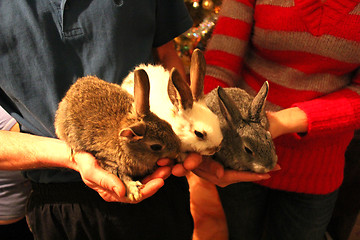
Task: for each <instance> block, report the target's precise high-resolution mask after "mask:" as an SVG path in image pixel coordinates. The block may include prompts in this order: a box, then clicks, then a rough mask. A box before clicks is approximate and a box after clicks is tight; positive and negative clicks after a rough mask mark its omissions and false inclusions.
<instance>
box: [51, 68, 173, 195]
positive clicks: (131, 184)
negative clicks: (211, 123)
mask: <svg viewBox="0 0 360 240" xmlns="http://www.w3.org/2000/svg"><path fill="white" fill-rule="evenodd" d="M149 88H150V86H149V80H148V77H147V74H146V72H145V71H144V70H139V71H137V73H136V81H135V82H134V97H132V96H131V95H130V94H129V93H127V92H126V91H124V90H123V89H122V88H121V87H120V86H119V85H117V84H113V83H108V82H106V81H103V80H100V79H98V78H97V77H94V76H87V77H83V78H80V79H78V80H77V81H76V82H75V83H74V84H73V85H72V86H71V87H70V89H69V90H68V92H67V93H66V95H65V97H64V98H63V100H62V101H61V102H60V104H59V108H58V110H57V113H56V117H55V129H56V134H57V136H58V137H59V138H60V139H62V140H64V141H65V142H66V143H67V144H68V145H69V146H70V147H71V148H72V149H73V150H74V152H77V151H85V152H89V153H91V154H93V155H94V156H95V158H96V159H97V160H98V162H99V165H100V166H101V167H102V168H104V169H105V170H107V171H109V172H111V173H113V174H115V175H117V176H118V177H119V178H120V179H121V180H122V181H123V182H124V184H125V186H126V188H127V197H128V198H129V199H130V200H139V199H141V194H140V187H141V183H140V182H138V181H134V180H133V178H135V177H141V176H145V175H147V174H149V173H151V172H152V171H154V170H155V168H156V162H157V160H158V159H159V158H164V157H168V158H176V157H177V155H178V153H179V151H180V140H179V138H178V137H177V136H176V135H175V133H174V132H173V130H172V128H171V126H170V125H169V124H168V123H167V122H165V121H164V120H162V119H160V118H159V117H157V116H156V115H155V114H153V113H152V112H150V106H149Z"/></svg>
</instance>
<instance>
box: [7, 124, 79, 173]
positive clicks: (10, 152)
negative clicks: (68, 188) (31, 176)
mask: <svg viewBox="0 0 360 240" xmlns="http://www.w3.org/2000/svg"><path fill="white" fill-rule="evenodd" d="M0 142H1V143H2V144H1V145H0V169H2V170H26V169H35V168H51V167H62V168H72V169H75V165H74V163H73V162H71V161H70V148H69V147H68V146H67V145H66V144H65V143H64V142H62V141H60V140H58V139H53V138H47V137H40V136H34V135H30V134H25V133H16V132H9V131H0Z"/></svg>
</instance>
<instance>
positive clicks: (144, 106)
mask: <svg viewBox="0 0 360 240" xmlns="http://www.w3.org/2000/svg"><path fill="white" fill-rule="evenodd" d="M149 95H150V83H149V77H148V75H147V73H146V72H145V70H143V69H138V70H135V72H134V100H135V109H136V113H137V114H138V115H139V116H145V115H148V114H149V112H150V104H149Z"/></svg>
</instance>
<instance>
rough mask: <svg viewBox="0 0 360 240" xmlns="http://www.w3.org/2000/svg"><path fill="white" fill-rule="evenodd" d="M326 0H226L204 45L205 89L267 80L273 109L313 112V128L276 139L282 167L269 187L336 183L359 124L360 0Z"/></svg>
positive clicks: (316, 187) (313, 188)
mask: <svg viewBox="0 0 360 240" xmlns="http://www.w3.org/2000/svg"><path fill="white" fill-rule="evenodd" d="M321 2H322V1H321V0H287V1H285V0H259V1H251V0H248V1H246V0H224V1H223V5H222V9H221V11H220V15H219V19H218V22H217V24H216V27H215V29H214V32H213V35H212V39H211V40H210V41H209V44H208V47H207V51H206V53H205V56H206V61H207V64H208V67H207V74H206V80H205V91H206V92H208V91H210V90H211V89H213V88H215V87H216V86H219V85H220V86H224V87H226V86H238V87H241V88H244V89H245V90H247V91H248V92H249V93H250V94H253V95H254V93H255V92H257V91H258V90H259V89H260V87H261V85H262V83H263V82H264V81H265V80H267V81H269V84H270V91H269V96H268V98H267V106H266V108H267V110H272V111H277V110H281V109H283V108H288V107H292V106H297V107H299V108H300V109H302V110H303V111H304V112H305V113H306V114H307V117H308V121H309V127H308V132H307V134H306V136H304V137H300V136H299V135H297V134H289V135H284V136H281V137H279V138H277V139H275V145H276V152H277V154H278V157H279V164H280V166H281V168H282V170H281V171H278V172H274V173H272V177H271V178H270V179H269V180H265V181H261V182H259V183H260V184H262V185H265V186H268V187H270V188H274V189H280V190H286V191H294V192H301V193H312V194H326V193H330V192H332V191H334V190H335V189H337V188H338V187H339V186H340V184H341V182H342V179H343V168H344V152H345V150H346V147H347V145H348V144H349V142H350V140H351V138H352V137H353V132H354V130H355V129H356V128H360V95H359V94H360V1H359V0H327V1H326V2H325V3H321ZM359 160H360V159H359Z"/></svg>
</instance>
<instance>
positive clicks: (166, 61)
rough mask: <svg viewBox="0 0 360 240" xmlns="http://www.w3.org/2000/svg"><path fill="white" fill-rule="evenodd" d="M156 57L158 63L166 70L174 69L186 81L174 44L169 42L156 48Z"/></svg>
mask: <svg viewBox="0 0 360 240" xmlns="http://www.w3.org/2000/svg"><path fill="white" fill-rule="evenodd" d="M156 55H157V58H158V61H159V62H160V63H161V64H162V65H163V66H164V67H165V68H166V69H169V70H171V69H172V68H173V67H175V68H176V69H177V70H178V71H179V73H180V74H181V76H182V77H183V78H184V79H187V77H186V73H185V68H184V65H183V63H182V61H181V59H180V57H179V56H178V54H177V52H176V50H175V46H174V42H173V41H170V42H168V43H166V44H164V45H162V46H160V47H158V48H156Z"/></svg>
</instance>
